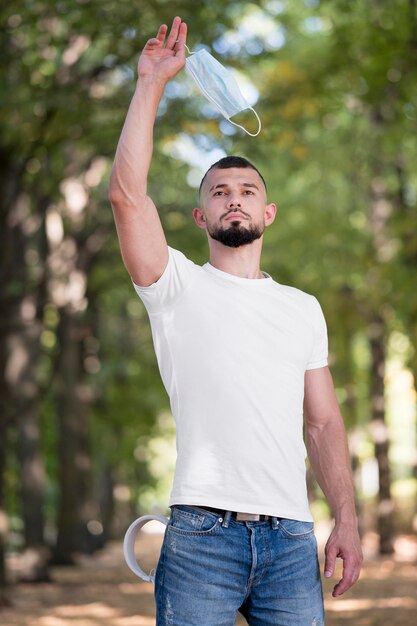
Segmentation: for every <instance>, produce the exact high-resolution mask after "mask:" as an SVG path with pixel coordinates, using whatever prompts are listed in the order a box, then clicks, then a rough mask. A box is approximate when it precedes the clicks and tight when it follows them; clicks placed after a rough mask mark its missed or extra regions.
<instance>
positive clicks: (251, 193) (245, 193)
mask: <svg viewBox="0 0 417 626" xmlns="http://www.w3.org/2000/svg"><path fill="white" fill-rule="evenodd" d="M243 195H250V196H254V195H255V194H254V192H253V191H250V190H249V189H245V191H244V192H243Z"/></svg>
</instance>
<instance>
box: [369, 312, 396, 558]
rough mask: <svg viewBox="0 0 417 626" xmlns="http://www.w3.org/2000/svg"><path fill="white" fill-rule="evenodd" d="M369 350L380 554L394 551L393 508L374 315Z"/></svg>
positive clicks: (378, 322)
mask: <svg viewBox="0 0 417 626" xmlns="http://www.w3.org/2000/svg"><path fill="white" fill-rule="evenodd" d="M369 341H370V349H371V359H372V363H371V372H370V373H371V380H370V383H371V384H370V392H371V433H372V436H373V440H374V446H375V458H376V460H377V462H378V477H379V492H378V510H377V528H378V534H379V551H380V553H381V554H391V553H392V552H393V544H392V539H393V511H394V504H393V500H392V497H391V473H390V466H389V437H388V430H387V426H386V421H385V397H384V387H385V383H384V376H385V328H384V323H383V320H382V319H381V318H380V317H378V316H375V318H374V320H373V322H372V324H371V326H370V338H369Z"/></svg>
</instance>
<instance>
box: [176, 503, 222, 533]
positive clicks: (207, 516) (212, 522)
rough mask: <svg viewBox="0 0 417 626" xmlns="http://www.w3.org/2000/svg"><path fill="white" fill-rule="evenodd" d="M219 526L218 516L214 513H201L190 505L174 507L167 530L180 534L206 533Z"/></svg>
mask: <svg viewBox="0 0 417 626" xmlns="http://www.w3.org/2000/svg"><path fill="white" fill-rule="evenodd" d="M219 527H220V522H219V518H218V516H216V515H215V514H214V513H203V512H202V511H198V510H197V509H192V508H191V507H189V508H188V507H187V509H186V508H185V506H183V507H182V508H179V507H174V508H173V509H172V512H171V518H170V520H169V522H168V526H167V530H168V531H170V532H176V533H179V534H181V535H190V536H197V535H208V534H210V533H213V532H214V531H215V530H216V529H217V528H219Z"/></svg>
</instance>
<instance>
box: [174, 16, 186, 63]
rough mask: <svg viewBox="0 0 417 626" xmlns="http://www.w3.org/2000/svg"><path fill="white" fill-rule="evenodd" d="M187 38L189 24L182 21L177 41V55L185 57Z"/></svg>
mask: <svg viewBox="0 0 417 626" xmlns="http://www.w3.org/2000/svg"><path fill="white" fill-rule="evenodd" d="M186 40H187V24H186V23H185V22H182V23H181V26H180V30H179V33H178V39H177V41H176V42H175V51H176V52H175V56H177V57H183V58H184V59H185V42H186Z"/></svg>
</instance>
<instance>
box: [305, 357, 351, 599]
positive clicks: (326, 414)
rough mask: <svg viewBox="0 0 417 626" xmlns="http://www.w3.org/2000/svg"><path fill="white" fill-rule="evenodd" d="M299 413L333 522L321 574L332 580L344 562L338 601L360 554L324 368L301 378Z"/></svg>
mask: <svg viewBox="0 0 417 626" xmlns="http://www.w3.org/2000/svg"><path fill="white" fill-rule="evenodd" d="M304 413H305V418H306V426H307V429H306V430H307V448H308V454H309V458H310V463H311V466H312V468H313V471H314V474H315V476H316V478H317V481H318V483H319V485H320V487H321V488H322V489H323V492H324V495H325V496H326V498H327V500H328V502H329V505H330V508H331V510H332V513H333V515H334V518H335V526H334V529H333V531H332V533H331V535H330V537H329V540H328V541H327V544H326V549H325V553H326V561H325V565H324V575H325V576H326V578H329V577H330V576H333V574H334V568H335V561H336V558H341V559H342V560H343V575H342V579H341V580H340V581H339V582H338V583H337V585H336V586H335V587H334V590H333V595H334V596H340V595H342V593H344V592H345V591H347V590H348V589H349V587H351V586H352V585H353V584H354V583H355V582H356V580H357V579H358V577H359V573H360V569H361V565H362V550H361V545H360V539H359V534H358V525H357V518H356V511H355V501H354V494H353V483H352V473H351V469H350V459H349V452H348V446H347V439H346V433H345V428H344V424H343V417H342V415H341V413H340V409H339V405H338V402H337V399H336V394H335V391H334V387H333V381H332V376H331V374H330V370H329V368H328V367H321V368H318V369H312V370H308V371H307V372H306V373H305V396H304Z"/></svg>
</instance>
